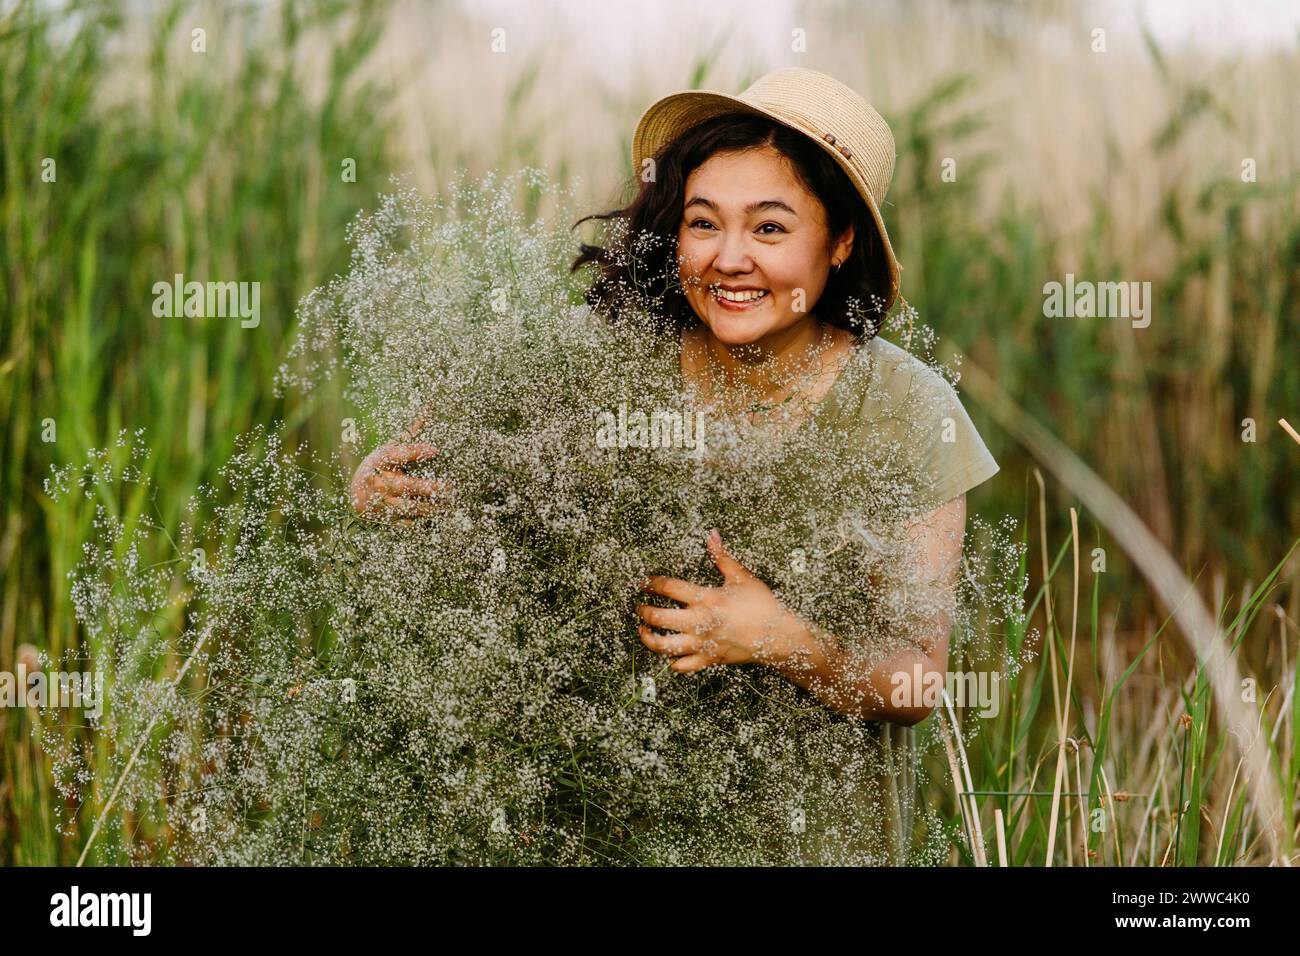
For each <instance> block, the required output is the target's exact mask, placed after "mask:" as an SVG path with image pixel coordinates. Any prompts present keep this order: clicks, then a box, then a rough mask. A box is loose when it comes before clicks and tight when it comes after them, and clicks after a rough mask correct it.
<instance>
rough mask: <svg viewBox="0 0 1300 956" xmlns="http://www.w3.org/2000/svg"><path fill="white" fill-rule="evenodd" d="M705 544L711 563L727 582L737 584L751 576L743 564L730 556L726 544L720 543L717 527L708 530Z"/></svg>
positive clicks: (720, 538) (720, 533) (719, 533)
mask: <svg viewBox="0 0 1300 956" xmlns="http://www.w3.org/2000/svg"><path fill="white" fill-rule="evenodd" d="M706 546H707V547H708V549H709V557H711V558H712V559H713V563H714V564H715V565H716V566H717V568H718V570H719V571H721V572H722V577H723V578H724V579H725V580H726V581H727V583H729V584H739V583H740V582H741V581H746V580H748V579H749V578H750V577H752V575H751V574H750V573H749V571H748V570H747V569H746V568H745V566H744V565H743V564H741V563H740V562H739V561H737V560H736V559H735V558H733V557H732V556H731V552H730V551H728V550H727V546H726V545H724V544H723V543H722V532H720V531H719V530H718V529H717V528H714V529H713V530H712V531H710V532H709V537H708V540H707V542H706Z"/></svg>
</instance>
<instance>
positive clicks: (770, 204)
mask: <svg viewBox="0 0 1300 956" xmlns="http://www.w3.org/2000/svg"><path fill="white" fill-rule="evenodd" d="M696 205H699V206H708V207H709V208H710V209H712V210H713V211H714V212H719V211H720V210H719V209H718V205H717V203H715V202H714V201H713V200H711V199H705V198H704V197H703V196H692V197H691V198H690V201H689V202H687V203H686V205H685V206H683V207H682V209H689V208H690V207H691V206H696ZM762 209H780V210H783V211H785V212H788V213H789V214H790V215H792V216H794V217H795V218H798V216H799V214H798V213H797V212H795V211H794V210H793V209H791V208H790V207H789V206H788V205H787V204H786V203H783V202H782V201H781V200H779V199H761V200H759V201H758V202H752V203H750V204H749V205H748V206H746V207H745V215H746V216H748V215H750V214H752V213H756V212H758V211H759V210H762Z"/></svg>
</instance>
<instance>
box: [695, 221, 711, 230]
mask: <svg viewBox="0 0 1300 956" xmlns="http://www.w3.org/2000/svg"><path fill="white" fill-rule="evenodd" d="M700 226H707V227H708V228H710V229H712V228H713V223H711V222H709V220H707V219H696V220H695V221H694V222H692V223H691V228H692V229H696V228H698V227H700Z"/></svg>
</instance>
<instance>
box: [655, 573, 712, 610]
mask: <svg viewBox="0 0 1300 956" xmlns="http://www.w3.org/2000/svg"><path fill="white" fill-rule="evenodd" d="M641 590H642V591H646V592H648V593H650V594H662V595H663V596H664V597H666V598H672V599H673V600H674V601H681V602H682V603H683V604H695V603H697V602H698V601H700V600H701V599H702V598H703V597H704V588H702V587H700V586H699V585H698V584H692V583H691V582H690V581H683V580H682V579H681V578H669V577H665V576H663V575H662V574H652V575H650V577H648V578H646V580H645V583H644V584H643V585H642V586H641Z"/></svg>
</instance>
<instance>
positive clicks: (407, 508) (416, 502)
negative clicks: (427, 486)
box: [384, 495, 434, 518]
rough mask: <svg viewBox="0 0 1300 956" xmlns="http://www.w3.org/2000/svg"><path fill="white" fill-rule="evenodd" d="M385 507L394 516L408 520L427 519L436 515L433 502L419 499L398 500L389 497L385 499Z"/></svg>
mask: <svg viewBox="0 0 1300 956" xmlns="http://www.w3.org/2000/svg"><path fill="white" fill-rule="evenodd" d="M384 507H385V508H386V509H387V510H388V511H389V512H390V513H392V514H395V515H402V516H403V517H408V518H411V517H418V518H427V517H429V516H430V515H432V514H434V504H433V502H432V501H421V500H420V499H419V498H398V497H396V496H394V495H389V496H387V497H386V498H384Z"/></svg>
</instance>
